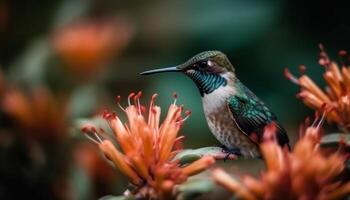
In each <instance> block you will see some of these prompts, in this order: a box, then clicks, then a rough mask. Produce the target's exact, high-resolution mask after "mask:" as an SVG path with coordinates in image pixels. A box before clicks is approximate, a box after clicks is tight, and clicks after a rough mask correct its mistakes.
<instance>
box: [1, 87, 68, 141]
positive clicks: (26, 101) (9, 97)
mask: <svg viewBox="0 0 350 200" xmlns="http://www.w3.org/2000/svg"><path fill="white" fill-rule="evenodd" d="M3 96H4V97H3V99H2V109H3V110H4V112H5V113H7V114H8V115H10V116H11V117H12V118H13V119H15V123H16V125H18V127H20V128H23V131H21V132H25V133H28V134H30V135H31V136H35V137H36V138H37V139H49V140H55V139H58V138H62V136H64V134H63V133H64V132H65V128H66V125H65V119H66V107H65V104H64V103H62V102H61V101H59V100H57V99H55V97H54V96H53V95H52V94H51V93H50V92H49V91H48V90H46V89H44V88H38V89H36V90H34V91H33V92H32V93H30V94H29V95H27V94H25V93H24V92H23V91H21V90H19V89H7V91H6V92H5V94H4V95H3Z"/></svg>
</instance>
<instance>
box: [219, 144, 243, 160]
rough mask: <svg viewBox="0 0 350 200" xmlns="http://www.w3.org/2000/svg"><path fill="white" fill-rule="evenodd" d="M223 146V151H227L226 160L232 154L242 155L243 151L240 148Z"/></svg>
mask: <svg viewBox="0 0 350 200" xmlns="http://www.w3.org/2000/svg"><path fill="white" fill-rule="evenodd" d="M221 148H222V152H223V153H226V156H225V158H224V162H225V161H226V160H227V159H228V158H229V157H230V155H235V156H237V157H239V156H242V152H241V150H240V149H239V148H228V147H226V146H224V145H222V146H221Z"/></svg>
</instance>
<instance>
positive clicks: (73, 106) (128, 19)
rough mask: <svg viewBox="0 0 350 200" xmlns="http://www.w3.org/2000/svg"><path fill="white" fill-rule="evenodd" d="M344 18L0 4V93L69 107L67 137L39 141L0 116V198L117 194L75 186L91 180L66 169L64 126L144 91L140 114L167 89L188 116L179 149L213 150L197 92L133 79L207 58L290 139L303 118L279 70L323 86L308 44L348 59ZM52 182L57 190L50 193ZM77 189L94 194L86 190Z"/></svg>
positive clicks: (104, 4)
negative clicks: (231, 74)
mask: <svg viewBox="0 0 350 200" xmlns="http://www.w3.org/2000/svg"><path fill="white" fill-rule="evenodd" d="M348 19H349V17H348V6H346V4H345V3H341V2H340V1H332V3H330V2H327V3H322V2H319V1H302V0H294V1H291V0H290V1H287V0H280V1H277V0H266V1H258V0H251V1H244V0H221V1H210V0H179V1H159V0H158V1H141V0H135V1H120V0H64V1H62V0H60V1H57V0H56V1H53V0H51V1H48V0H36V1H33V0H32V1H31V0H3V1H0V44H1V45H0V66H1V71H2V77H3V79H4V81H2V82H4V83H1V87H0V88H1V89H3V88H17V89H18V88H19V89H20V90H21V91H22V92H23V93H26V94H29V96H30V94H31V93H32V92H33V91H35V90H36V88H45V89H46V90H48V91H49V92H50V93H51V94H52V95H53V98H54V99H55V101H60V97H62V96H63V99H64V102H65V105H66V107H65V108H67V109H66V110H67V111H66V112H67V113H65V115H64V118H65V119H64V125H62V127H63V129H64V130H65V131H66V132H67V134H63V133H62V135H66V136H65V137H64V139H62V138H61V139H54V142H52V141H50V142H47V141H48V140H47V139H45V140H42V139H40V138H39V139H38V138H36V137H33V138H29V139H28V137H26V136H23V134H21V133H19V132H26V131H28V128H26V127H27V126H22V125H23V123H22V124H21V123H19V122H18V118H16V117H14V116H13V111H12V112H9V111H7V110H8V109H7V108H6V106H5V108H4V106H3V108H2V111H1V121H0V125H1V130H0V133H1V135H0V148H1V149H0V150H1V152H0V156H1V160H0V175H1V177H0V199H16V198H21V197H25V196H30V195H33V197H35V198H37V199H47V198H54V199H94V198H96V197H100V196H103V195H106V194H109V193H112V192H114V193H116V191H121V189H120V188H119V189H118V186H115V184H114V185H113V184H107V183H105V184H106V185H108V186H106V185H104V184H103V183H104V179H102V181H101V180H100V182H101V183H98V184H97V186H96V185H94V186H91V185H90V186H89V185H87V186H84V185H82V184H81V183H86V184H89V183H90V184H92V185H93V184H96V183H95V182H93V181H92V182H89V181H87V180H85V179H89V178H90V179H91V177H90V176H83V175H79V173H84V170H82V169H81V168H84V165H82V166H80V165H79V164H76V163H79V161H77V158H76V157H80V156H82V155H80V154H78V156H74V155H75V154H74V153H75V152H76V148H77V147H76V146H79V145H80V143H82V140H84V139H82V138H81V136H78V135H79V133H77V131H73V130H72V127H73V126H74V124H75V122H76V120H78V119H80V118H88V117H92V116H93V115H95V114H97V113H99V112H100V111H101V110H102V109H104V108H108V109H117V108H116V106H115V104H114V102H113V100H114V96H116V95H121V97H122V104H123V105H126V98H127V96H128V94H129V93H130V92H132V91H138V90H142V91H143V93H144V98H143V102H144V103H145V104H147V105H148V101H149V98H150V96H151V94H153V93H158V94H159V98H158V101H157V102H158V104H159V105H160V106H161V107H162V108H163V110H166V109H167V107H168V105H169V104H170V103H171V102H172V101H173V100H172V96H171V95H172V93H173V92H174V91H176V92H177V93H178V95H179V103H180V104H184V105H185V108H187V109H190V110H192V116H191V117H190V119H189V120H188V121H187V122H186V123H185V126H184V128H183V129H182V133H183V134H184V135H185V136H186V138H187V139H186V140H185V147H188V148H196V147H202V146H208V145H217V144H218V143H217V142H216V140H215V139H214V137H213V136H212V135H211V133H210V132H209V130H208V127H207V125H206V122H205V119H204V115H203V111H202V105H201V99H200V95H199V92H198V91H197V88H196V87H195V85H194V84H193V83H192V82H191V80H190V79H189V78H187V77H185V76H184V75H181V74H173V73H169V74H159V75H154V76H147V77H141V76H140V75H139V73H140V72H142V71H144V70H148V69H153V68H157V67H165V66H171V65H175V64H179V63H182V62H184V61H185V60H186V59H188V58H190V57H191V56H193V55H194V54H196V53H199V52H201V51H205V50H220V51H222V52H224V53H226V54H227V56H228V57H229V58H230V60H231V62H232V63H233V65H234V66H235V68H236V73H237V75H238V77H239V78H240V80H241V81H242V82H243V83H245V85H246V86H248V87H249V88H250V89H251V90H252V91H253V92H255V93H256V94H257V96H259V97H260V98H261V99H262V100H264V101H265V102H266V104H267V105H268V106H269V107H270V108H271V109H272V110H274V111H275V113H276V114H277V116H278V117H279V119H280V121H281V123H282V124H283V125H284V126H285V127H286V129H287V130H288V134H289V136H290V137H291V138H295V137H296V135H297V128H298V126H299V124H300V123H301V122H303V121H304V119H305V117H306V116H310V115H311V116H312V115H313V112H312V111H310V110H308V109H307V108H305V106H304V105H303V104H302V103H301V102H300V101H299V100H297V99H296V98H295V94H296V92H297V91H298V87H297V86H295V85H293V84H292V83H290V82H289V81H288V80H286V79H285V77H284V76H283V70H284V68H285V67H288V68H289V69H291V71H293V72H294V73H295V74H298V72H297V71H298V66H299V65H301V64H304V65H306V66H307V73H308V74H309V75H310V76H311V77H312V78H313V79H314V80H316V82H317V83H320V84H321V85H322V83H323V82H322V76H321V74H322V72H323V70H322V68H321V67H319V65H318V54H319V49H318V44H319V43H323V44H324V45H325V47H326V49H327V51H328V52H329V54H330V55H331V57H332V58H334V59H338V56H337V52H338V51H339V50H342V49H344V50H349V44H350V37H349V33H350V21H349V20H348ZM69 31H71V32H69ZM67 32H69V33H68V36H67V34H66V33H67ZM65 34H66V35H65ZM69 34H71V35H69ZM4 90H5V91H6V90H7V89H4ZM5 93H6V92H5ZM4 96H6V95H4ZM4 98H5V97H4ZM3 105H7V104H3ZM15 107H16V105H15ZM33 108H36V107H35V106H34V107H33ZM33 110H34V111H33ZM33 110H32V112H36V111H35V109H33ZM37 112H41V111H40V110H38V111H37ZM52 112H54V114H53V115H57V113H55V112H58V113H60V112H63V110H60V109H56V110H55V111H52ZM118 112H120V110H118ZM29 116H31V117H35V116H36V115H35V114H33V115H29ZM31 117H29V118H31ZM44 118H45V117H44ZM54 119H55V118H54ZM16 120H17V121H16ZM19 121H20V120H19ZM18 123H19V124H21V126H20V128H18V127H19V126H18ZM43 123H44V124H45V121H42V122H41V125H42V124H43ZM39 124H40V123H39ZM27 125H28V124H27ZM39 129H40V130H42V129H43V134H46V132H52V127H40V126H39ZM34 131H35V132H38V131H37V129H34ZM29 132H33V130H30V131H29ZM58 134H59V133H58ZM57 140H59V142H57ZM28 141H30V142H28ZM33 141H34V142H33ZM33 143H34V144H36V145H34V146H35V147H33ZM77 144H79V145H77ZM33 148H38V149H39V150H40V149H41V150H40V152H43V153H42V155H41V156H42V157H43V158H40V159H42V160H44V161H40V162H41V164H37V160H36V159H38V158H37V157H38V153H37V151H39V150H37V149H36V150H33ZM78 149H80V147H79V148H78ZM96 151H97V150H96ZM33 152H34V153H33ZM79 152H81V151H79ZM83 152H84V151H83ZM28 154H30V155H28ZM33 157H35V159H34V160H33ZM40 159H39V160H40ZM96 159H98V158H96ZM78 160H79V159H78ZM72 166H73V167H72ZM72 177H73V178H72ZM59 178H61V179H62V180H61V179H59ZM84 178H85V179H84ZM57 179H59V180H60V181H61V182H59V184H58V186H57V185H56V184H54V185H55V186H52V183H56V181H57ZM117 179H118V178H117ZM65 180H69V181H65ZM71 180H73V181H71ZM111 182H113V181H111ZM77 183H79V184H77ZM111 185H113V186H111ZM116 185H120V184H116ZM114 186H115V187H114ZM56 187H57V188H56ZM80 187H81V188H85V189H86V188H95V189H94V190H93V191H92V190H88V191H89V192H86V190H83V189H82V190H80V189H79V188H80ZM52 188H56V189H55V190H54V189H52ZM63 188H70V190H71V191H68V189H67V190H66V189H63ZM96 188H97V189H96ZM101 188H102V189H101ZM56 190H58V192H57V191H56ZM61 190H64V192H62V191H61ZM67 191H68V192H67ZM72 191H73V192H72ZM79 191H83V192H80V193H79ZM66 193H69V194H66ZM71 193H74V195H71Z"/></svg>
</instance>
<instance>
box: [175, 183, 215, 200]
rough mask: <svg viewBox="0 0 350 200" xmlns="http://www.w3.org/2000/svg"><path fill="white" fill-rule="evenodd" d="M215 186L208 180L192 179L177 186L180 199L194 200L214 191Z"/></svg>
mask: <svg viewBox="0 0 350 200" xmlns="http://www.w3.org/2000/svg"><path fill="white" fill-rule="evenodd" d="M214 187H215V184H214V183H213V182H212V181H211V180H210V179H203V178H201V179H192V180H189V181H187V182H186V183H184V184H182V185H180V186H179V192H180V199H182V200H187V199H188V200H189V199H194V198H195V197H198V196H200V195H203V194H205V193H208V192H211V191H213V190H214Z"/></svg>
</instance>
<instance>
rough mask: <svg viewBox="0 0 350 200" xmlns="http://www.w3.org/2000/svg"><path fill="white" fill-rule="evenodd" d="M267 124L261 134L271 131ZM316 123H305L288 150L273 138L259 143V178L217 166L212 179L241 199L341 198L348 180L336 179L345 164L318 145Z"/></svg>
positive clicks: (349, 187)
mask: <svg viewBox="0 0 350 200" xmlns="http://www.w3.org/2000/svg"><path fill="white" fill-rule="evenodd" d="M274 129H275V128H274V127H272V126H268V127H267V128H266V129H265V135H267V136H269V135H270V136H271V135H274V132H275V131H274ZM319 137H320V136H319V126H317V127H308V128H307V129H306V130H305V132H304V136H303V137H302V138H301V139H300V140H299V141H298V142H297V143H296V145H295V147H294V149H293V151H292V152H289V151H287V150H286V149H282V148H281V147H280V146H279V145H278V144H277V142H276V140H275V139H272V140H266V139H265V141H264V142H263V143H262V144H261V151H262V155H263V157H264V159H265V161H266V166H267V169H266V171H264V172H262V174H261V178H260V179H255V178H253V177H251V176H244V177H243V178H242V179H241V180H240V181H238V180H236V179H233V178H231V176H230V175H228V174H227V173H226V172H224V171H223V170H221V169H216V170H214V172H213V178H214V180H215V181H216V182H217V183H218V184H220V185H222V186H223V187H225V188H227V189H228V190H230V191H232V192H233V193H234V194H236V195H237V196H238V197H240V198H242V199H249V200H254V199H271V200H275V199H276V200H278V199H327V200H331V199H341V198H344V197H346V195H349V194H350V182H346V183H341V182H337V177H338V176H339V175H340V173H342V172H343V169H344V167H345V165H344V160H345V159H344V157H343V156H341V155H340V154H339V153H334V154H332V155H330V156H329V157H326V156H325V155H324V154H323V152H322V151H321V149H320V147H319Z"/></svg>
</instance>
